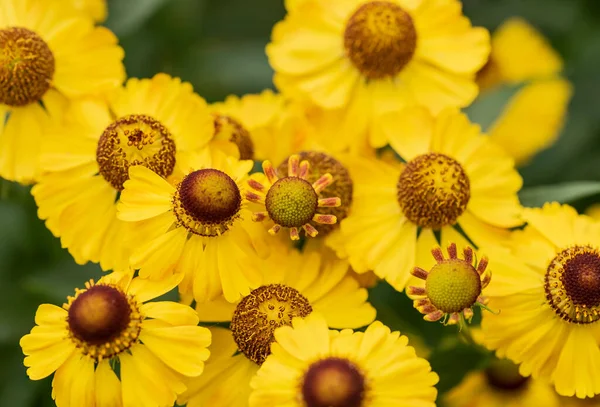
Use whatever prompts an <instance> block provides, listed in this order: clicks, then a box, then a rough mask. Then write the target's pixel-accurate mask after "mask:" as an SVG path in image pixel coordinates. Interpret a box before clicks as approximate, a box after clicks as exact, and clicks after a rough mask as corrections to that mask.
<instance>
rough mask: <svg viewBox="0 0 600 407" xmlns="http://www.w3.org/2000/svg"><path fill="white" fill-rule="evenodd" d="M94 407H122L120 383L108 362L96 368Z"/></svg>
mask: <svg viewBox="0 0 600 407" xmlns="http://www.w3.org/2000/svg"><path fill="white" fill-rule="evenodd" d="M95 377H96V407H122V406H123V396H122V394H121V382H120V381H119V378H118V377H117V375H116V374H115V372H113V370H112V369H111V367H110V363H109V362H108V360H103V361H102V362H100V363H99V364H98V366H97V367H96V374H95Z"/></svg>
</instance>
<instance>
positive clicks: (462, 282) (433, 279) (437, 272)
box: [425, 259, 481, 313]
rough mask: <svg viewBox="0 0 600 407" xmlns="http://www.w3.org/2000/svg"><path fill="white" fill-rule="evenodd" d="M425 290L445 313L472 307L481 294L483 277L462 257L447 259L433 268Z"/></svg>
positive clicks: (426, 281)
mask: <svg viewBox="0 0 600 407" xmlns="http://www.w3.org/2000/svg"><path fill="white" fill-rule="evenodd" d="M425 290H426V291H427V296H428V297H429V300H430V301H431V303H432V304H433V305H434V306H435V307H436V308H437V309H439V310H440V311H442V312H444V313H452V312H460V311H462V310H464V309H465V308H471V307H472V306H473V305H474V304H475V302H476V301H477V297H479V295H480V294H481V277H480V276H479V273H478V272H477V270H475V268H474V267H473V266H471V265H470V264H469V263H467V262H466V261H464V260H461V259H447V260H443V261H442V262H440V263H437V264H436V265H434V266H433V267H432V268H431V271H430V272H429V275H428V276H427V280H425Z"/></svg>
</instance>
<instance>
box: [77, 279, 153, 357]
mask: <svg viewBox="0 0 600 407" xmlns="http://www.w3.org/2000/svg"><path fill="white" fill-rule="evenodd" d="M141 319H142V318H141V316H140V314H139V311H138V309H137V303H136V302H135V301H134V300H133V299H131V298H129V297H128V296H126V295H125V294H124V293H123V292H122V291H121V290H120V289H118V288H116V287H113V286H109V285H94V286H90V287H89V288H88V289H87V290H78V291H77V294H76V296H75V297H74V298H73V297H71V298H69V305H68V324H69V331H70V335H71V339H72V340H73V341H74V342H75V345H76V346H77V347H78V348H80V349H81V351H82V352H83V353H84V354H86V355H89V356H90V357H92V358H94V359H96V360H100V359H104V358H110V357H112V356H114V355H116V354H118V353H120V352H122V351H123V350H125V349H128V348H129V347H130V346H131V345H132V344H133V343H135V341H137V338H138V336H139V332H140V329H141Z"/></svg>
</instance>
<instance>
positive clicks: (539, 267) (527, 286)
mask: <svg viewBox="0 0 600 407" xmlns="http://www.w3.org/2000/svg"><path fill="white" fill-rule="evenodd" d="M524 219H525V220H526V221H527V222H528V225H527V227H526V228H525V229H523V230H521V231H516V232H514V233H513V236H512V239H511V242H510V248H511V250H510V251H509V250H507V249H499V248H489V249H486V253H487V254H488V255H489V257H490V261H491V267H492V268H493V269H494V279H493V280H492V283H491V284H490V286H489V287H488V289H487V296H488V297H489V299H490V302H489V305H490V307H493V308H494V309H499V310H500V314H498V315H490V314H484V316H483V322H482V328H483V333H484V338H483V342H484V344H485V345H486V346H487V347H488V348H490V349H493V350H496V354H497V355H498V357H501V358H504V357H506V358H509V359H511V360H512V361H514V362H515V363H519V364H520V369H519V372H520V373H521V374H522V375H523V376H530V375H531V376H533V378H534V379H542V380H547V381H550V382H551V383H552V384H553V385H554V387H555V388H556V391H557V392H558V393H559V394H561V395H565V396H572V395H576V396H577V397H580V398H583V397H591V396H593V395H595V394H599V393H600V348H599V347H598V341H599V340H600V322H599V321H600V294H599V293H600V290H599V287H600V229H599V226H598V224H597V223H595V222H593V221H592V220H591V219H590V218H588V217H587V216H584V215H577V212H576V211H575V209H573V208H571V207H569V206H567V205H563V206H561V205H559V204H557V203H552V204H546V205H544V207H543V208H541V209H540V208H536V209H526V210H525V212H524Z"/></svg>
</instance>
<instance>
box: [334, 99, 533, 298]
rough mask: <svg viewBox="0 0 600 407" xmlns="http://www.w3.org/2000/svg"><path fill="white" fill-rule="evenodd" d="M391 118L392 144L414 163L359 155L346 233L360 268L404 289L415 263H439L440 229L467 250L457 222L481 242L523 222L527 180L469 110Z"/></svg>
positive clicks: (413, 111) (414, 111)
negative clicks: (434, 256)
mask: <svg viewBox="0 0 600 407" xmlns="http://www.w3.org/2000/svg"><path fill="white" fill-rule="evenodd" d="M384 119H385V120H384V121H382V125H383V129H384V131H386V132H387V134H388V136H389V139H390V144H391V146H392V148H393V149H394V150H395V152H396V153H398V154H399V155H400V157H401V158H403V159H404V160H406V161H407V163H406V165H404V166H403V167H398V166H395V165H390V164H388V163H385V162H383V161H378V160H373V159H355V162H354V163H353V164H352V163H351V164H349V166H348V168H349V170H350V174H351V175H352V179H353V181H354V186H355V189H354V202H353V207H352V212H351V214H350V215H349V216H348V218H346V219H345V220H344V221H342V223H341V230H342V234H343V236H344V240H345V249H346V253H348V255H349V259H350V264H351V265H352V267H353V268H354V270H356V271H357V272H359V273H360V272H364V271H367V270H373V271H374V272H375V274H377V275H378V276H379V277H381V278H385V279H386V280H387V281H388V282H389V283H390V284H391V285H392V286H394V287H395V288H396V289H397V290H403V289H404V287H405V286H406V283H407V281H408V279H409V278H410V270H411V268H412V267H413V265H414V264H418V265H420V267H423V266H421V265H426V264H428V263H429V262H430V261H431V260H430V257H431V256H430V250H431V248H432V247H434V246H437V242H436V238H435V237H434V233H433V231H434V230H436V231H437V230H440V232H441V245H442V246H443V247H447V246H448V244H449V243H450V242H455V243H457V244H459V246H461V247H464V246H465V245H466V244H467V242H466V241H465V239H464V238H463V237H461V235H460V234H459V233H458V232H457V231H456V230H455V227H456V225H458V226H460V228H461V229H462V231H463V232H464V233H465V235H466V236H468V237H469V239H470V240H471V241H472V242H473V243H475V245H481V244H483V243H487V242H497V241H499V240H501V239H503V238H504V237H505V236H507V235H508V229H509V228H512V227H514V226H518V225H520V224H521V223H522V221H521V219H520V213H521V207H520V205H519V200H518V198H517V191H518V190H519V189H520V187H521V184H522V180H521V177H520V176H519V174H518V173H517V172H516V171H515V169H514V164H513V161H512V159H511V158H510V157H508V156H506V154H505V153H504V152H503V151H502V149H501V148H499V147H497V146H496V145H495V144H493V142H491V141H490V140H489V139H488V138H487V137H486V136H483V135H481V134H480V131H479V127H478V126H475V125H472V124H471V123H469V121H468V119H467V118H466V116H465V115H463V114H461V113H459V112H458V111H455V110H453V109H448V110H445V111H443V112H442V113H440V115H439V116H438V117H437V118H435V119H434V118H433V117H432V116H431V114H430V113H428V112H427V111H426V110H425V109H423V108H407V109H405V110H404V111H403V112H402V113H401V114H393V115H389V116H386V117H385V118H384ZM418 230H420V232H419V234H418V236H417V231H418ZM462 242H464V243H465V244H463V243H462Z"/></svg>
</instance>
